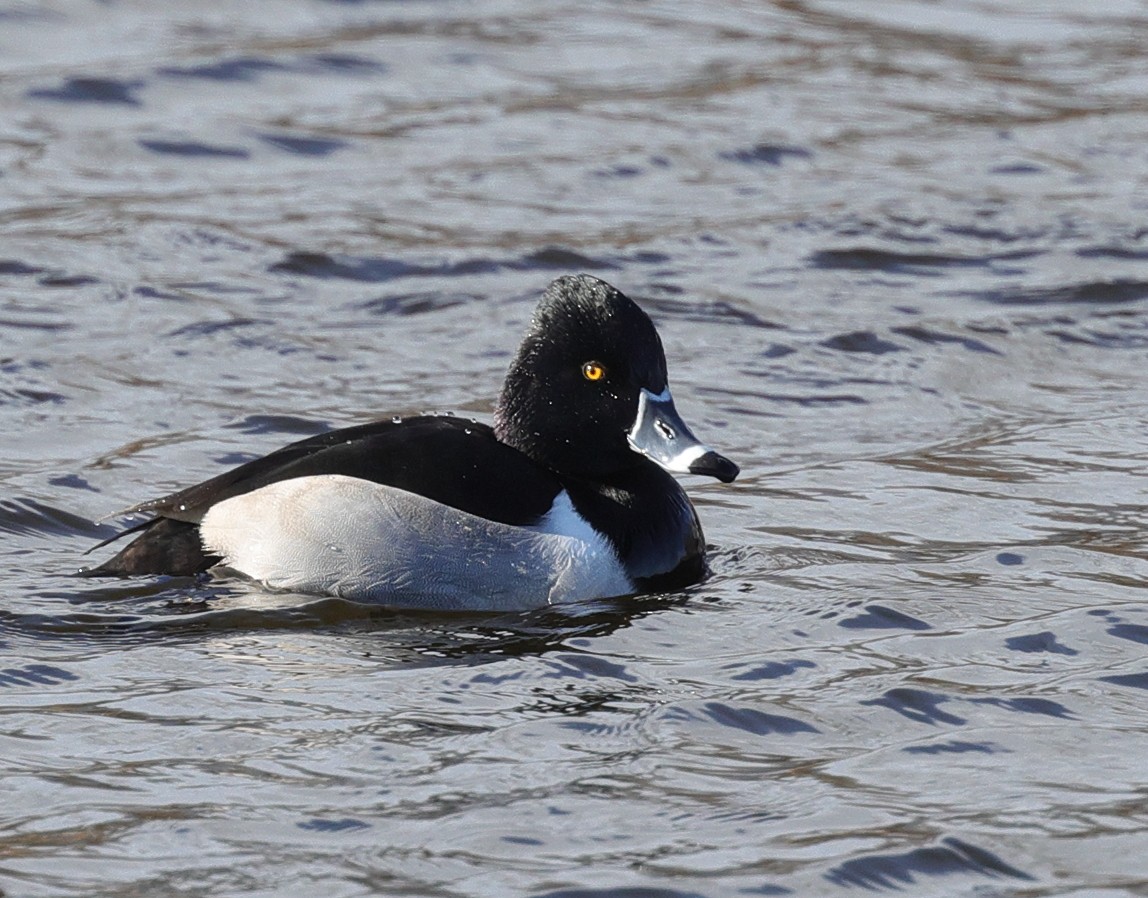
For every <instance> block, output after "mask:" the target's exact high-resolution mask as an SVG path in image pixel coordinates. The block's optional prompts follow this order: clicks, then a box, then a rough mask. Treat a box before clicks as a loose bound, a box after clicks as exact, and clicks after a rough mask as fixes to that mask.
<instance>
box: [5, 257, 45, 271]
mask: <svg viewBox="0 0 1148 898" xmlns="http://www.w3.org/2000/svg"><path fill="white" fill-rule="evenodd" d="M43 270H44V269H43V268H37V267H36V266H35V265H28V264H27V263H25V262H20V261H18V260H16V259H0V274H16V275H20V274H40V273H41V272H42V271H43Z"/></svg>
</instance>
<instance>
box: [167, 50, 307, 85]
mask: <svg viewBox="0 0 1148 898" xmlns="http://www.w3.org/2000/svg"><path fill="white" fill-rule="evenodd" d="M286 68H287V66H285V65H283V64H282V63H280V62H275V61H273V60H270V59H261V58H260V57H257V56H240V57H237V58H235V59H223V60H220V61H218V62H209V63H204V64H203V65H194V66H165V67H164V68H161V69H158V70H157V74H159V75H163V76H165V77H167V78H194V79H202V80H207V81H254V80H256V79H257V78H258V77H259V76H260V75H263V74H265V73H266V72H279V71H283V70H285V69H286Z"/></svg>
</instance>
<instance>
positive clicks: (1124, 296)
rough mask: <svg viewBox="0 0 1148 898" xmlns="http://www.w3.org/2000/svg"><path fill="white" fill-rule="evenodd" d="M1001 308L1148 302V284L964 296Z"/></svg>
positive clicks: (1115, 283)
mask: <svg viewBox="0 0 1148 898" xmlns="http://www.w3.org/2000/svg"><path fill="white" fill-rule="evenodd" d="M957 295H959V296H968V297H971V298H973V299H980V300H984V301H986V302H991V303H993V304H994V305H1001V306H1041V305H1080V304H1086V305H1103V304H1106V303H1133V302H1140V301H1141V300H1143V299H1148V282H1146V281H1136V280H1129V279H1116V280H1112V281H1093V282H1090V283H1086V284H1072V285H1070V286H1067V287H1052V288H1049V287H1018V288H1016V289H1001V290H986V291H972V292H961V293H959V294H957Z"/></svg>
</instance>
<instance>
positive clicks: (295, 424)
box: [225, 415, 332, 436]
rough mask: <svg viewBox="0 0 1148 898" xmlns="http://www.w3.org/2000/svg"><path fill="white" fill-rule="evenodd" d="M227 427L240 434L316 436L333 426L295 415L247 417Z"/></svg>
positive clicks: (325, 422)
mask: <svg viewBox="0 0 1148 898" xmlns="http://www.w3.org/2000/svg"><path fill="white" fill-rule="evenodd" d="M225 427H226V429H228V430H238V431H239V432H240V433H251V434H264V433H273V434H277V433H287V434H301V435H303V436H314V435H316V434H320V433H326V432H327V431H328V430H330V429H331V427H332V425H331V424H330V423H329V422H327V421H312V420H311V419H310V418H299V417H296V416H295V415H247V416H246V417H245V418H242V419H240V420H239V421H233V422H231V423H230V424H227V425H225Z"/></svg>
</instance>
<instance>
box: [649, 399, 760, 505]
mask: <svg viewBox="0 0 1148 898" xmlns="http://www.w3.org/2000/svg"><path fill="white" fill-rule="evenodd" d="M626 439H627V440H628V442H629V444H630V448H631V449H633V450H634V451H635V452H638V453H640V454H642V455H644V456H646V458H649V459H651V460H652V461H655V462H657V463H658V464H659V465H661V466H662V467H663V468H665V469H666V470H667V471H676V472H678V473H681V474H702V475H705V476H706V477H716V478H717V479H718V480H720V481H721V482H722V483H729V482H730V481H732V480H733V479H734V478H736V477H737V475H738V473H739V471H740V469H739V468H738V466H737V465H735V464H734V463H733V462H732V461H730V460H729V459H728V458H726V457H725V456H724V455H720V454H719V453H717V452H715V451H714V450H713V449H711V448H710V447H709V446H707V445H705V443H702V442H701V441H700V440H698V438H697V437H695V436H694V435H693V434H692V433H690V429H689V428H688V427H686V422H685V421H683V420H682V419H681V416H680V415H678V410H677V409H676V408H674V399H673V397H672V396H671V395H670V388H669V387H666V389H664V390H662V392H661V393H656V394H655V393H651V392H650V391H649V390H642V392H641V395H640V396H639V397H638V417H637V418H636V419H635V421H634V426H633V428H632V429H631V430H630V433H629V434H628V436H627V438H626Z"/></svg>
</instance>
